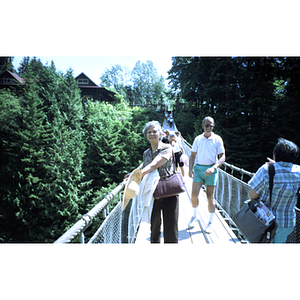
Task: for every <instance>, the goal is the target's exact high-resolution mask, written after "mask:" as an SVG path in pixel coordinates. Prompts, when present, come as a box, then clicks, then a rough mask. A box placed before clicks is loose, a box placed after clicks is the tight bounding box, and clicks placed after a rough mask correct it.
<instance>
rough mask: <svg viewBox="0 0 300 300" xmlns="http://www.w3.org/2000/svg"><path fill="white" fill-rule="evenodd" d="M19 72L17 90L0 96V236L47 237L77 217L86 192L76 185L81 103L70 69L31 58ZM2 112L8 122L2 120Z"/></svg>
mask: <svg viewBox="0 0 300 300" xmlns="http://www.w3.org/2000/svg"><path fill="white" fill-rule="evenodd" d="M22 77H23V78H25V79H26V82H27V83H26V85H25V86H23V87H20V89H19V90H18V95H15V96H12V95H11V93H10V92H9V91H7V92H4V93H2V94H1V100H0V103H1V105H2V106H5V104H6V107H4V108H6V109H3V112H2V115H3V118H1V124H2V125H1V137H4V138H2V139H1V152H2V153H1V155H3V156H4V160H5V162H6V163H5V164H1V167H0V168H1V174H2V176H5V177H6V180H4V181H2V180H1V183H0V184H1V194H2V198H3V201H2V202H1V203H0V205H1V215H0V222H1V240H2V241H4V242H50V241H53V240H55V238H57V237H59V236H60V235H61V233H62V232H63V231H64V230H66V229H67V228H68V227H70V225H71V224H72V223H74V220H76V219H77V218H78V216H79V209H80V205H81V204H82V203H83V202H84V199H85V197H86V195H85V194H84V193H82V192H81V189H80V187H81V186H82V185H85V184H86V183H85V182H84V180H83V177H84V174H83V172H82V158H83V155H84V152H85V145H84V142H83V135H82V131H81V128H80V126H81V124H80V120H81V119H82V117H83V108H82V104H81V99H80V92H79V91H78V87H77V85H76V81H75V79H74V77H73V76H72V74H71V72H67V74H66V75H63V74H61V73H58V72H56V70H55V68H54V66H53V65H52V66H51V67H49V66H43V65H42V64H41V63H40V62H39V61H38V60H36V59H33V60H31V61H30V60H24V64H23V65H22ZM9 99H13V102H11V104H10V106H12V105H13V109H12V110H11V109H9V106H8V105H7V103H8V101H9ZM15 116H17V118H15V119H14V117H15ZM4 117H6V119H9V120H10V122H11V123H12V124H11V126H9V125H3V124H5V119H4ZM13 119H14V120H13ZM16 122H18V123H17V124H16ZM11 132H12V133H13V134H12V135H11V134H10V133H11ZM9 149H11V150H9ZM12 149H13V150H14V151H12ZM3 171H6V172H3ZM4 174H5V175H4ZM11 178H13V179H14V180H13V181H11ZM7 183H9V184H8V185H7Z"/></svg>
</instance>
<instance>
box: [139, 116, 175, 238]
mask: <svg viewBox="0 0 300 300" xmlns="http://www.w3.org/2000/svg"><path fill="white" fill-rule="evenodd" d="M143 134H144V135H145V137H147V139H148V141H149V143H150V148H148V149H147V150H146V151H145V152H144V154H143V164H142V175H143V176H144V175H146V174H148V173H150V172H152V171H154V170H156V169H158V172H159V176H160V177H165V176H170V175H172V174H173V152H172V146H171V145H170V144H165V143H163V142H162V141H161V138H162V136H163V130H162V128H161V126H160V124H159V122H157V121H151V122H148V123H147V124H146V126H145V128H144V130H143ZM178 199H179V196H178V195H176V196H172V197H168V198H163V199H155V200H154V203H153V208H152V214H151V238H150V241H151V243H159V242H160V235H161V232H160V227H161V212H162V214H163V227H164V228H163V231H164V242H165V243H178V212H179V210H178V208H179V207H178V205H179V204H178Z"/></svg>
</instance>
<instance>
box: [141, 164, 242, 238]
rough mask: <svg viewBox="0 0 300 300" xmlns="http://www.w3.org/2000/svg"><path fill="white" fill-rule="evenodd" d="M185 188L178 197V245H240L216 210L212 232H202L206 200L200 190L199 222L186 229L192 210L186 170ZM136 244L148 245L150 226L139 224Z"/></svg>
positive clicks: (189, 180) (205, 218) (186, 171)
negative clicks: (185, 190) (185, 191)
mask: <svg viewBox="0 0 300 300" xmlns="http://www.w3.org/2000/svg"><path fill="white" fill-rule="evenodd" d="M184 178H185V186H186V189H187V193H182V194H180V196H179V219H178V231H179V237H178V242H179V244H235V243H240V242H239V240H238V238H237V237H236V235H235V234H234V232H233V231H232V230H231V229H230V227H229V226H228V225H227V223H226V222H225V221H224V219H223V217H222V216H221V214H220V213H219V212H218V211H217V210H216V215H215V218H214V222H213V231H212V233H210V234H206V233H204V232H203V229H205V226H206V224H207V222H208V209H207V200H206V195H205V192H204V190H201V192H200V195H199V206H198V214H199V216H200V217H201V221H200V222H199V223H198V222H195V224H194V228H192V229H188V226H187V224H188V222H189V220H190V219H191V217H192V214H193V209H192V204H191V200H190V194H191V191H192V179H191V178H189V176H188V169H187V168H185V177H184ZM135 243H136V244H150V224H148V223H147V222H141V224H140V227H139V231H138V235H137V238H136V241H135ZM161 244H163V232H162V236H161Z"/></svg>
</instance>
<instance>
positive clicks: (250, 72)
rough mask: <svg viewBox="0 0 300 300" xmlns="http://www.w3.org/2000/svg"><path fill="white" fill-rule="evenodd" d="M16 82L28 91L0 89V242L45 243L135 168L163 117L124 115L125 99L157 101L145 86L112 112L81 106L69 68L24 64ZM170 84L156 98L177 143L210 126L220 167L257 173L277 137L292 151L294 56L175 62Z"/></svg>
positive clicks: (121, 98) (298, 109)
mask: <svg viewBox="0 0 300 300" xmlns="http://www.w3.org/2000/svg"><path fill="white" fill-rule="evenodd" d="M3 62H4V63H3V64H2V65H3V66H4V67H7V68H10V70H12V71H14V70H13V69H12V64H11V60H9V61H8V63H7V64H5V61H4V60H3ZM146 67H148V68H149V70H152V71H153V72H154V73H153V74H155V69H154V66H153V65H151V63H148V64H147V66H143V65H142V64H140V65H138V66H137V68H136V69H135V72H133V73H132V74H134V76H135V77H134V78H135V80H136V82H138V80H139V76H140V75H141V72H142V69H143V68H144V70H148V69H147V68H146ZM120 70H121V69H120V68H117V70H116V71H115V73H116V74H119V73H118V72H119V71H120ZM16 73H17V74H18V75H19V76H21V77H23V78H24V79H25V80H26V84H25V85H20V86H18V87H17V89H15V90H14V91H11V90H9V89H2V90H0V177H1V178H0V195H1V202H0V228H1V232H0V242H53V241H55V240H56V239H57V238H58V237H59V236H60V235H61V234H63V233H64V232H65V231H66V230H67V229H68V228H70V227H71V226H72V225H73V224H74V223H75V222H76V221H77V220H78V219H79V218H80V217H81V216H82V215H83V214H85V213H86V212H87V211H88V210H90V209H91V208H92V207H93V206H94V205H95V204H96V203H98V202H99V201H100V200H101V199H102V198H103V197H104V196H105V195H106V194H107V193H108V192H109V191H111V190H112V188H113V187H115V186H116V185H117V184H118V183H120V182H121V181H122V180H123V178H124V175H125V174H126V173H128V172H131V171H132V170H133V169H134V168H136V167H137V166H138V165H139V164H140V162H141V161H142V154H143V151H144V150H145V149H146V148H147V147H148V143H147V140H146V139H145V137H144V136H143V135H142V129H143V127H144V125H145V123H146V122H147V121H150V120H158V121H159V122H163V118H164V113H163V112H158V111H156V110H146V109H142V108H137V107H134V108H132V107H129V106H128V104H130V101H128V99H130V98H128V99H127V100H126V99H125V97H126V95H127V96H128V95H134V98H131V99H136V102H137V103H146V104H147V103H148V101H149V102H151V103H152V102H155V101H156V102H158V100H159V99H157V97H161V95H162V94H161V93H162V90H161V89H160V87H159V86H161V85H160V84H161V83H162V81H161V78H158V77H156V79H157V80H158V82H159V84H158V85H156V86H153V85H152V84H151V82H144V83H145V90H148V91H152V92H151V93H149V94H145V93H144V92H142V89H140V94H139V93H137V92H136V93H131V94H130V93H129V94H127V92H128V91H130V89H131V92H132V91H133V89H135V88H136V86H135V85H125V86H118V85H116V86H115V87H114V88H115V89H116V90H117V89H120V90H119V92H118V94H119V95H118V96H117V99H116V100H117V101H116V102H115V103H114V104H109V103H105V102H101V103H100V102H96V101H95V102H93V101H89V102H87V103H85V104H83V102H82V99H81V96H80V90H79V88H78V85H77V82H76V80H75V78H74V76H73V71H72V70H71V69H70V70H68V71H67V72H66V73H65V74H64V73H62V72H60V71H57V70H56V67H55V65H54V63H51V64H50V65H46V66H44V65H43V64H42V63H41V61H40V60H39V59H37V58H31V59H30V58H26V57H25V58H24V59H23V61H22V63H21V64H20V67H19V68H18V70H17V71H16ZM108 73H110V75H112V74H113V73H114V70H109V72H108ZM102 75H103V77H102V80H103V82H104V80H105V78H106V77H105V76H104V75H105V74H102ZM106 75H107V74H106ZM154 77H155V76H154ZM168 79H169V81H170V88H169V89H167V90H164V91H163V97H167V99H169V100H172V101H173V103H175V102H176V105H174V106H173V115H174V120H175V123H176V126H177V128H178V130H179V131H180V132H181V134H182V136H183V137H184V138H185V139H186V140H187V141H188V142H189V143H192V142H193V139H194V138H195V137H196V136H197V135H199V134H201V133H202V127H201V122H202V120H203V118H204V117H205V116H211V117H213V118H214V119H215V129H214V131H215V132H216V133H217V134H219V135H220V136H221V137H222V138H223V140H224V144H225V149H226V161H227V162H228V163H230V164H234V165H235V166H237V167H240V168H243V169H245V170H247V171H250V172H255V171H256V170H257V168H258V167H259V166H260V165H262V164H263V163H264V162H265V161H266V158H267V157H271V156H272V150H273V147H274V145H275V144H276V142H277V139H278V138H279V137H283V138H286V139H289V140H291V141H293V142H295V143H296V144H297V145H298V146H299V145H300V137H299V131H300V122H299V119H300V116H299V114H300V99H299V97H300V96H299V82H300V59H299V58H298V57H173V58H172V67H171V69H170V70H169V78H168ZM107 80H108V79H107ZM107 82H108V81H107ZM124 82H125V81H124ZM153 82H156V81H153ZM156 83H157V82H156ZM107 84H109V83H107ZM126 86H127V87H126ZM130 86H131V88H129V87H130ZM123 88H124V89H123ZM122 89H123V90H122ZM126 89H127V92H126ZM122 91H123V92H124V93H125V92H126V93H125V94H124V93H123V92H122ZM136 91H138V89H137V90H136ZM155 92H158V94H157V95H156V94H155ZM137 99H138V101H137ZM131 104H132V102H131ZM298 163H299V162H298ZM115 204H116V203H112V205H115ZM102 221H103V220H102V219H101V218H100V219H99V222H102Z"/></svg>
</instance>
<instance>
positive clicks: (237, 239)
mask: <svg viewBox="0 0 300 300" xmlns="http://www.w3.org/2000/svg"><path fill="white" fill-rule="evenodd" d="M163 128H164V129H169V130H171V131H178V130H177V127H176V125H175V123H172V124H170V123H168V122H167V121H166V120H165V121H164V124H163ZM182 142H183V148H184V151H185V153H186V154H187V156H188V157H189V156H190V154H191V145H190V144H189V143H187V142H186V141H185V140H184V139H183V140H182ZM184 168H185V170H184V174H185V176H184V183H185V188H186V192H185V193H182V194H180V195H179V220H178V233H179V236H178V243H179V244H223V245H224V244H225V245H226V244H228V245H230V244H233V245H234V244H247V243H248V241H247V240H246V239H245V238H244V237H243V235H242V234H241V232H240V231H239V230H238V228H237V227H236V225H235V223H234V222H233V220H232V218H233V216H234V215H235V214H236V213H237V212H238V211H239V210H240V209H241V208H242V206H243V205H244V201H246V200H247V199H248V191H249V188H250V187H249V185H248V184H247V183H246V182H244V181H243V178H244V177H245V176H246V177H248V180H249V179H250V178H251V176H253V175H254V174H253V173H250V172H248V171H246V170H243V169H241V168H238V167H236V166H234V165H230V164H228V163H226V162H225V163H224V164H223V166H222V169H221V168H218V175H219V179H218V183H217V187H216V195H215V199H216V211H215V213H216V214H215V219H214V224H213V225H214V226H213V231H212V232H211V233H210V234H207V233H205V231H204V228H205V225H206V224H207V222H208V208H207V199H206V195H205V186H204V188H203V189H201V191H200V194H199V206H198V215H199V216H200V218H199V220H198V221H197V222H196V224H195V226H194V227H193V228H188V225H187V224H188V222H189V220H190V218H191V216H192V205H191V190H192V178H190V177H189V176H188V168H187V167H186V166H185V167H184ZM236 174H238V176H237V175H236ZM248 180H247V181H248ZM124 187H125V182H124V181H123V182H121V183H120V184H119V185H118V186H117V187H116V188H115V189H114V190H112V191H111V192H110V193H109V194H108V195H106V196H105V197H104V199H102V200H101V201H99V203H98V204H97V205H96V206H95V207H93V208H92V209H91V210H90V211H89V212H87V213H86V214H85V215H83V216H82V218H81V219H80V220H78V221H77V222H76V223H75V224H74V225H73V226H72V227H71V228H70V229H69V230H68V231H67V232H65V233H64V234H63V235H62V236H61V237H59V238H58V239H57V240H56V241H55V242H54V243H55V244H65V243H72V242H78V241H79V242H80V243H83V244H84V243H87V244H94V243H101V244H139V245H143V244H150V224H149V223H148V222H145V221H143V218H142V216H143V209H144V206H143V203H141V201H136V199H135V198H134V199H132V200H131V201H130V203H129V204H128V205H127V207H126V209H125V210H124V211H122V192H123V190H124ZM115 197H119V202H118V204H117V205H116V206H115V207H114V209H113V210H112V211H111V212H109V211H108V205H109V203H111V202H112V201H113V200H114V199H115ZM100 213H102V214H103V215H104V216H105V220H104V222H103V223H102V224H101V225H100V227H99V228H98V230H97V231H96V232H95V233H94V235H93V236H92V237H91V238H90V239H89V240H88V241H86V238H85V230H86V229H87V228H88V227H89V226H90V225H91V223H92V222H93V220H94V218H95V217H96V216H98V215H99V214H100ZM296 213H297V224H296V226H295V229H294V231H293V232H292V233H291V235H290V236H289V238H288V240H287V242H288V243H299V234H300V229H299V228H298V227H299V226H300V221H299V220H298V219H299V215H300V211H299V210H298V209H297V211H296ZM161 244H163V232H162V236H161Z"/></svg>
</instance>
